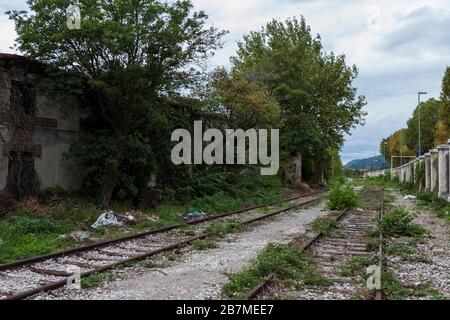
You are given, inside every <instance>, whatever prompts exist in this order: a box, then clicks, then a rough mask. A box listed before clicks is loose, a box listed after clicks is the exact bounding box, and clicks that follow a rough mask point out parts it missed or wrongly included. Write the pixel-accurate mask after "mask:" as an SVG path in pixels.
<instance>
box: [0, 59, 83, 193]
mask: <svg viewBox="0 0 450 320" xmlns="http://www.w3.org/2000/svg"><path fill="white" fill-rule="evenodd" d="M45 70H46V66H45V65H43V64H41V63H39V62H36V61H33V60H30V59H28V58H25V57H22V56H18V55H12V54H0V190H3V189H4V188H5V186H6V184H7V181H8V174H10V173H11V172H10V171H11V170H12V169H11V168H13V166H14V161H16V160H17V156H18V155H21V156H24V157H26V159H27V161H29V163H30V164H31V165H33V166H34V168H35V172H36V174H37V178H38V181H39V188H40V189H41V190H45V189H47V188H52V187H57V186H59V187H62V188H64V189H66V190H74V189H77V188H78V187H79V184H80V181H79V179H78V178H77V177H78V174H77V173H76V166H75V165H74V163H73V161H71V160H66V159H65V158H66V157H65V153H66V152H67V151H68V150H69V148H70V146H71V144H72V143H74V142H75V141H77V139H78V138H79V133H80V110H79V106H77V105H74V104H73V103H64V102H62V101H59V99H57V98H55V97H48V96H46V95H45V94H44V93H43V92H42V90H40V89H39V87H38V85H39V83H40V81H42V79H43V77H44V76H45Z"/></svg>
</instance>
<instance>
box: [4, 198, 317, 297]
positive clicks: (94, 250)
mask: <svg viewBox="0 0 450 320" xmlns="http://www.w3.org/2000/svg"><path fill="white" fill-rule="evenodd" d="M324 196H325V192H316V193H313V194H309V195H307V196H300V197H295V198H291V199H287V200H284V201H280V202H275V203H270V204H267V205H262V206H254V207H250V208H247V209H244V210H239V211H234V212H228V213H224V214H220V215H214V216H208V217H205V218H201V219H198V220H195V221H190V222H188V223H187V224H188V225H191V226H195V227H196V228H198V235H195V236H187V235H185V234H184V233H182V232H179V231H180V228H182V227H183V226H185V225H186V224H178V225H173V226H170V227H166V228H162V229H158V230H153V231H148V232H144V233H139V234H135V235H130V236H126V237H122V238H118V239H113V240H108V241H102V242H98V243H94V244H91V245H86V246H82V247H78V248H72V249H68V250H65V251H60V252H56V253H52V254H47V255H43V256H38V257H33V258H29V259H25V260H21V261H17V262H13V263H9V264H3V265H0V300H18V299H25V298H28V297H31V296H33V295H35V294H38V293H41V292H45V291H51V290H55V289H57V288H61V287H64V286H66V285H67V282H68V280H69V278H70V277H71V276H72V275H73V271H71V270H70V268H73V267H77V268H79V270H80V276H81V277H87V276H89V275H91V274H93V273H98V272H104V271H107V270H110V269H112V268H114V267H117V266H120V265H124V264H126V263H130V262H135V261H139V260H144V259H146V258H149V257H152V256H156V255H158V254H161V253H164V252H167V251H171V250H175V249H177V248H179V247H181V246H186V245H189V244H191V243H192V242H194V241H196V240H201V239H205V238H208V237H210V236H211V234H210V233H208V232H204V231H203V229H202V226H203V225H204V224H206V223H207V222H210V221H214V220H224V219H229V218H236V217H239V216H240V215H244V214H245V217H246V219H245V220H242V222H240V223H241V224H242V225H248V224H251V223H255V222H257V221H261V220H265V219H268V218H271V217H273V216H276V215H279V214H282V213H285V212H288V211H291V210H293V209H297V208H300V207H303V206H306V205H308V204H311V203H312V202H315V201H317V200H319V199H322V198H323V197H324ZM290 202H294V203H292V205H289V207H287V208H284V209H281V210H277V211H272V212H270V213H264V214H263V213H259V212H255V210H256V209H260V208H273V206H274V205H277V204H283V203H290ZM251 211H254V212H253V213H251V214H249V212H251Z"/></svg>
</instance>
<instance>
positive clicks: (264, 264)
mask: <svg viewBox="0 0 450 320" xmlns="http://www.w3.org/2000/svg"><path fill="white" fill-rule="evenodd" d="M315 270H316V266H315V264H314V261H313V258H312V257H311V255H309V254H308V253H304V252H301V251H299V250H297V249H295V248H293V247H290V246H289V245H285V244H273V243H271V244H268V245H267V246H266V247H265V248H264V249H263V250H262V251H261V252H260V253H259V254H258V256H257V258H256V259H255V260H254V261H253V262H252V264H251V266H250V267H249V268H247V269H245V270H243V271H241V272H239V273H237V274H234V275H232V276H231V277H230V281H229V282H228V283H227V284H225V285H224V286H223V288H222V291H223V293H224V294H225V295H226V296H227V297H229V298H238V299H242V298H244V297H245V293H246V292H248V291H249V290H251V289H252V288H253V287H255V286H256V285H257V284H258V283H259V282H261V281H263V280H264V279H265V278H266V277H267V276H268V275H269V274H271V273H275V274H276V275H277V278H278V279H280V280H294V281H295V283H296V284H297V285H298V286H304V285H328V284H329V281H328V279H326V278H324V277H322V276H320V275H317V274H316V272H315Z"/></svg>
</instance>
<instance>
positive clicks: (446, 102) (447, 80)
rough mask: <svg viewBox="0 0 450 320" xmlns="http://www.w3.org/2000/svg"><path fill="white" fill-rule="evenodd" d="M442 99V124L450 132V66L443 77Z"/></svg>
mask: <svg viewBox="0 0 450 320" xmlns="http://www.w3.org/2000/svg"><path fill="white" fill-rule="evenodd" d="M441 101H442V105H441V119H442V124H443V125H444V126H445V128H446V130H447V131H448V132H450V67H447V69H446V70H445V74H444V78H443V79H442V92H441Z"/></svg>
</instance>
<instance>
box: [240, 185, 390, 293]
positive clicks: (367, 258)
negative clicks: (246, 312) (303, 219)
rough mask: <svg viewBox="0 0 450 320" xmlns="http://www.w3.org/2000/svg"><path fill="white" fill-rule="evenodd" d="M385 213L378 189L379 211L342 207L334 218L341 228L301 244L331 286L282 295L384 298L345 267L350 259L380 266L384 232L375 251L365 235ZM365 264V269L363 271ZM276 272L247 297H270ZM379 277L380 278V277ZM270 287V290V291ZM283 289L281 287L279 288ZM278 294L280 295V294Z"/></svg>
mask: <svg viewBox="0 0 450 320" xmlns="http://www.w3.org/2000/svg"><path fill="white" fill-rule="evenodd" d="M383 214H384V191H383V192H382V193H381V206H380V210H379V211H378V212H373V211H365V210H364V211H360V210H345V211H343V212H341V213H340V214H338V215H337V216H336V217H335V218H334V219H335V220H336V221H339V223H340V228H339V229H338V230H336V231H335V232H333V233H332V234H331V235H329V236H325V235H323V234H316V235H315V236H314V237H313V238H312V239H311V240H309V241H308V242H307V243H306V244H304V245H303V246H302V247H301V248H300V250H302V251H309V252H310V253H311V255H312V256H313V258H314V261H315V262H316V264H317V266H318V267H317V273H318V274H320V275H322V276H324V277H325V278H326V279H328V280H330V281H331V285H330V286H326V287H313V288H302V289H299V290H286V291H285V292H283V293H282V294H283V295H286V296H289V298H290V299H292V298H294V299H297V300H311V299H317V300H324V299H333V300H338V299H339V300H350V299H354V298H357V297H359V298H361V297H363V298H365V299H374V300H383V299H384V294H383V292H382V289H381V288H377V289H375V290H374V291H370V290H368V289H367V288H366V287H365V284H366V280H365V279H364V278H363V277H362V276H361V274H352V272H350V271H351V270H348V269H347V270H345V266H351V263H355V264H356V263H362V264H370V265H377V266H378V267H379V270H380V271H381V270H383V261H384V258H383V235H382V234H380V235H379V244H378V248H377V251H376V253H375V254H374V252H373V251H368V250H367V246H366V236H367V232H368V231H369V229H371V228H374V227H376V222H375V221H374V220H375V219H374V218H381V217H382V216H383ZM365 267H366V266H365V265H364V271H365ZM275 279H276V274H270V275H269V276H268V277H267V278H266V279H265V280H264V281H262V282H261V283H259V284H258V285H257V286H255V287H254V288H253V289H252V290H250V291H249V292H248V293H247V294H246V298H247V299H256V298H258V297H262V298H272V297H273V294H274V293H276V292H277V290H278V289H277V288H276V287H275V286H272V288H271V285H272V284H273V283H274V281H275ZM381 280H382V279H381ZM271 289H272V292H271ZM282 291H284V290H283V289H282ZM277 298H279V299H280V298H281V299H283V297H282V296H277Z"/></svg>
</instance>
